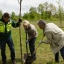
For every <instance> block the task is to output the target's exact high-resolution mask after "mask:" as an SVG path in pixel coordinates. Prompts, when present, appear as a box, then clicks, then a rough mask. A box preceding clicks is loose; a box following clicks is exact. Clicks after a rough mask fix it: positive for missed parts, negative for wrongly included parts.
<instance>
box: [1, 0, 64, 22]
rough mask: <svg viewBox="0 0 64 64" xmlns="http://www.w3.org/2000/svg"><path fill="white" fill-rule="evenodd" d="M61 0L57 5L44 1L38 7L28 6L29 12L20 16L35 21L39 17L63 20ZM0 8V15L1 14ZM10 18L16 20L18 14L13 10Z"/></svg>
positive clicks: (63, 12) (63, 10)
mask: <svg viewBox="0 0 64 64" xmlns="http://www.w3.org/2000/svg"><path fill="white" fill-rule="evenodd" d="M60 3H61V0H59V1H58V2H57V4H58V7H56V6H55V5H53V4H52V3H48V2H45V3H43V4H39V5H38V7H30V9H29V12H26V13H24V14H23V16H22V18H23V19H27V20H31V21H36V20H39V19H45V20H59V19H60V22H62V20H64V9H63V7H62V6H61V4H60ZM2 14H3V13H2V10H0V17H1V16H2ZM10 15H11V19H13V20H15V21H17V19H18V18H19V15H16V14H15V13H14V12H12V13H11V14H10Z"/></svg>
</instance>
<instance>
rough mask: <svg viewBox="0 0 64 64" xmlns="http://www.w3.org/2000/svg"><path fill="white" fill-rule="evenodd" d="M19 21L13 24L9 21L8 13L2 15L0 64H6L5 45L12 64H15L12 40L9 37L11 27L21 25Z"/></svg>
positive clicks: (0, 21) (0, 22)
mask: <svg viewBox="0 0 64 64" xmlns="http://www.w3.org/2000/svg"><path fill="white" fill-rule="evenodd" d="M21 21H22V20H21V19H19V20H18V22H14V21H13V20H10V15H9V13H7V12H6V13H4V14H3V16H2V18H1V19H0V44H1V56H2V64H6V53H5V51H6V49H5V47H6V44H7V45H8V46H9V49H10V53H11V60H12V63H13V64H16V61H15V49H14V44H13V40H12V37H11V27H14V28H16V27H19V26H20V23H21Z"/></svg>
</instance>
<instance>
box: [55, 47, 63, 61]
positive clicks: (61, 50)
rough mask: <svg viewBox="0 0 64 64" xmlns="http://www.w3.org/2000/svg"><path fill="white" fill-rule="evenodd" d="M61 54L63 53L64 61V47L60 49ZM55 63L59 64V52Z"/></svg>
mask: <svg viewBox="0 0 64 64" xmlns="http://www.w3.org/2000/svg"><path fill="white" fill-rule="evenodd" d="M60 53H61V56H62V58H63V60H64V47H62V48H61V49H60ZM55 62H59V52H57V53H56V54H55Z"/></svg>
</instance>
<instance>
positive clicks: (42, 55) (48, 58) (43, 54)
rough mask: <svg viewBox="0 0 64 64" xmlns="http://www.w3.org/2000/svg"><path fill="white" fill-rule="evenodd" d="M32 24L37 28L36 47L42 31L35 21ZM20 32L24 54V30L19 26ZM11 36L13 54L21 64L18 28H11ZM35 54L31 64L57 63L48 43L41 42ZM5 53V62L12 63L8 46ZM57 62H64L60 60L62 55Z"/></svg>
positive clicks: (60, 63)
mask: <svg viewBox="0 0 64 64" xmlns="http://www.w3.org/2000/svg"><path fill="white" fill-rule="evenodd" d="M31 23H32V24H34V25H35V26H36V28H37V31H38V38H37V40H36V43H35V45H36V47H37V45H38V42H39V40H40V39H41V38H42V36H43V34H42V33H43V32H42V30H41V29H39V27H38V26H37V22H31ZM54 23H56V24H58V22H54ZM21 33H22V35H21V36H22V53H23V56H24V53H26V48H25V39H26V37H25V32H24V29H23V27H21ZM12 38H13V41H14V46H15V54H16V62H17V64H21V54H20V42H19V40H20V38H19V30H18V28H17V29H15V28H12ZM36 54H37V59H36V61H34V62H33V64H58V63H55V61H54V54H53V53H52V50H51V49H50V46H49V45H48V44H41V45H40V47H39V48H38V49H37V51H36ZM6 55H7V64H12V63H11V60H10V51H9V48H8V46H6ZM1 63H2V61H1V53H0V64H1ZM59 64H64V61H63V60H62V57H61V55H60V62H59Z"/></svg>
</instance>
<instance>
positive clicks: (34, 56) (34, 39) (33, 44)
mask: <svg viewBox="0 0 64 64" xmlns="http://www.w3.org/2000/svg"><path fill="white" fill-rule="evenodd" d="M35 41H36V37H34V38H32V39H31V40H30V41H29V48H30V53H31V56H32V57H33V58H36V53H34V51H35ZM33 53H34V54H33Z"/></svg>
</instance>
